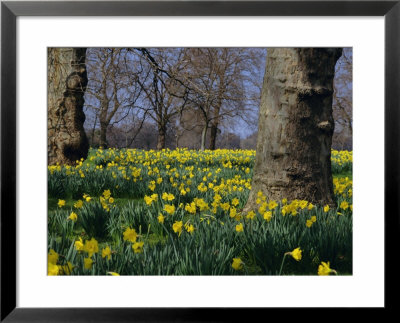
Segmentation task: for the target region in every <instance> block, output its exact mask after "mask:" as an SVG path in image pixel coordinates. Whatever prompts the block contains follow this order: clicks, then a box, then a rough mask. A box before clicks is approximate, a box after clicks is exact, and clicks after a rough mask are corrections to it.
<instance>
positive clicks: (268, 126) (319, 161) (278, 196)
mask: <svg viewBox="0 0 400 323" xmlns="http://www.w3.org/2000/svg"><path fill="white" fill-rule="evenodd" d="M341 53H342V50H341V49H328V48H327V49H317V48H314V49H310V48H302V49H296V48H272V49H268V57H267V66H266V72H265V76H264V84H263V89H262V97H261V105H260V113H259V129H258V138H257V153H256V162H255V168H254V176H253V183H252V190H251V192H250V196H249V200H248V202H247V205H246V207H245V211H248V210H250V209H256V207H257V205H256V203H255V200H256V196H257V192H258V191H262V192H263V193H264V194H265V195H266V196H267V198H268V199H269V200H282V199H283V198H287V199H288V200H293V199H302V200H307V201H309V202H312V203H314V204H320V205H326V204H328V205H331V206H333V205H335V202H334V195H333V184H332V173H331V145H332V135H333V130H334V120H333V116H332V94H333V77H334V72H335V64H336V61H337V60H338V58H339V57H340V55H341Z"/></svg>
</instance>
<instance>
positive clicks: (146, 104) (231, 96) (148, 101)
mask: <svg viewBox="0 0 400 323" xmlns="http://www.w3.org/2000/svg"><path fill="white" fill-rule="evenodd" d="M266 55H267V51H266V49H264V48H88V49H87V51H86V66H87V75H88V84H87V88H86V93H85V106H84V112H85V114H86V121H85V131H86V133H87V137H88V140H89V144H90V146H92V147H100V146H102V147H104V148H106V147H118V148H124V147H128V148H140V149H163V148H170V149H174V148H177V147H187V148H190V149H202V150H204V149H217V148H231V149H240V148H241V149H255V148H256V141H257V124H258V108H259V105H260V97H261V88H262V85H263V84H262V83H263V75H264V70H265V57H266ZM334 90H335V92H334V95H333V113H334V118H335V133H334V137H333V148H335V149H352V51H351V49H344V51H343V55H342V57H341V58H340V59H339V61H338V62H337V64H336V72H335V82H334ZM241 129H243V130H241Z"/></svg>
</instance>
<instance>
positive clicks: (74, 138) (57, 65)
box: [47, 48, 89, 165]
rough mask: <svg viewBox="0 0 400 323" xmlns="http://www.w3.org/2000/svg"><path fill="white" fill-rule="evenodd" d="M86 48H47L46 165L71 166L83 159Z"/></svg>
mask: <svg viewBox="0 0 400 323" xmlns="http://www.w3.org/2000/svg"><path fill="white" fill-rule="evenodd" d="M85 59H86V48H49V49H48V107H47V111H48V121H47V122H48V125H47V126H48V128H47V135H48V138H47V152H48V164H49V165H53V164H56V163H59V164H69V165H71V164H73V163H75V161H76V160H79V159H81V158H86V157H87V153H88V149H89V143H88V139H87V137H86V133H85V130H84V128H83V123H84V122H85V114H84V113H83V110H82V108H83V104H84V98H83V96H84V94H85V90H86V85H87V81H88V79H87V74H86V64H85Z"/></svg>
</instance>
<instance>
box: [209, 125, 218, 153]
mask: <svg viewBox="0 0 400 323" xmlns="http://www.w3.org/2000/svg"><path fill="white" fill-rule="evenodd" d="M217 131H218V123H217V122H213V123H212V124H211V127H210V146H209V149H210V150H215V147H216V144H215V143H216V141H217Z"/></svg>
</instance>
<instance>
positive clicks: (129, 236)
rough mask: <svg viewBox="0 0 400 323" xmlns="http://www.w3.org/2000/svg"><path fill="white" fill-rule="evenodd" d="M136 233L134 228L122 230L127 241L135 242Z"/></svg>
mask: <svg viewBox="0 0 400 323" xmlns="http://www.w3.org/2000/svg"><path fill="white" fill-rule="evenodd" d="M137 236H138V235H137V233H136V230H135V229H131V228H127V229H126V230H125V231H124V240H125V241H129V242H136V239H137Z"/></svg>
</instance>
